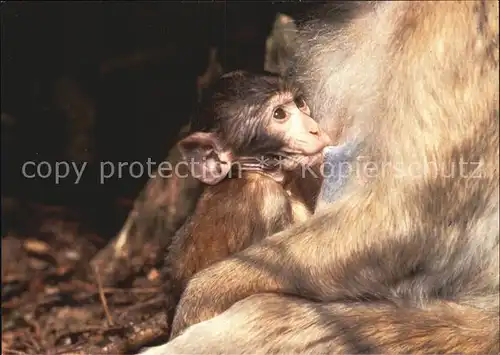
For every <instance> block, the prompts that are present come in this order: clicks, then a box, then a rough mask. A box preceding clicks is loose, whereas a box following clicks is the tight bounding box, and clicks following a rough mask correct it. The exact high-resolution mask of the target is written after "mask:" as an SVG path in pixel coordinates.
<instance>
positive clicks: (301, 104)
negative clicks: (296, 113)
mask: <svg viewBox="0 0 500 355" xmlns="http://www.w3.org/2000/svg"><path fill="white" fill-rule="evenodd" d="M293 102H295V105H297V107H298V108H304V107H305V106H306V101H305V100H304V98H303V97H302V96H299V97H296V98H295V99H294V100H293Z"/></svg>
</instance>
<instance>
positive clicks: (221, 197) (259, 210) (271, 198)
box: [163, 71, 330, 324]
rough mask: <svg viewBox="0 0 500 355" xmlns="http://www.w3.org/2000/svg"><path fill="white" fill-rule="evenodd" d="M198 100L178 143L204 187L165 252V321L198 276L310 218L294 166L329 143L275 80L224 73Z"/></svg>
mask: <svg viewBox="0 0 500 355" xmlns="http://www.w3.org/2000/svg"><path fill="white" fill-rule="evenodd" d="M205 98H206V99H205V101H204V102H202V104H201V106H200V110H199V112H198V114H197V119H196V120H195V121H194V122H192V127H191V132H192V133H191V135H189V136H188V137H187V138H185V139H183V140H182V141H180V142H179V147H180V149H181V151H182V152H183V154H184V157H185V158H186V160H187V161H188V163H193V164H196V165H193V169H192V170H191V171H192V173H193V175H194V176H196V177H197V178H199V179H200V180H201V181H202V182H204V183H206V184H207V186H206V187H205V190H204V192H203V193H202V195H201V197H200V199H199V201H198V204H197V206H196V209H195V211H194V213H193V215H192V216H191V217H189V218H188V220H187V221H186V223H185V224H184V225H183V226H182V227H181V228H180V229H179V231H178V232H177V233H176V235H175V236H174V239H173V242H172V244H171V246H170V248H169V250H168V253H167V257H166V262H165V268H164V270H163V277H164V282H165V283H164V285H165V286H164V291H165V295H166V300H167V301H166V309H167V319H168V321H169V324H170V323H171V321H172V319H173V315H174V312H175V306H176V305H177V303H178V301H179V298H180V296H181V293H182V291H183V290H184V287H185V285H186V283H187V281H188V280H189V279H190V278H191V276H193V275H194V274H195V273H196V272H197V271H199V270H201V269H204V268H206V267H207V266H209V265H211V264H213V263H215V262H216V261H219V260H222V259H224V258H225V257H227V256H229V255H232V254H234V253H236V252H238V251H241V250H243V249H245V248H246V247H248V246H249V245H251V244H253V243H255V242H256V241H258V240H260V239H262V238H263V237H265V236H267V235H271V234H273V233H276V232H279V231H281V230H284V229H285V228H287V227H288V226H290V225H292V224H293V223H295V222H298V221H304V220H305V219H306V218H307V217H309V216H310V214H311V210H310V209H309V208H308V207H307V205H306V203H305V202H304V201H302V200H301V199H300V198H299V197H298V194H299V193H297V192H295V190H294V188H295V187H294V179H296V178H297V167H299V166H300V165H302V166H305V165H308V166H310V165H312V164H315V163H316V162H319V161H320V159H321V151H322V149H323V148H324V147H325V146H327V145H328V144H329V143H330V140H329V138H328V137H327V135H326V134H325V133H323V131H321V130H320V129H319V127H318V125H317V123H316V122H315V121H314V120H313V119H312V118H311V117H310V112H309V108H308V107H307V105H306V104H305V102H304V100H303V99H302V97H301V95H300V91H299V90H298V88H296V87H294V86H291V85H289V84H288V83H287V82H286V81H284V80H283V79H282V78H280V77H278V76H275V75H271V74H260V73H259V74H257V73H249V72H244V71H235V72H231V73H228V74H226V75H223V76H222V77H221V79H220V80H219V81H218V82H217V83H215V84H214V85H213V87H212V88H211V90H210V94H209V95H207V96H205ZM277 157H278V158H279V157H281V158H282V159H284V160H281V161H279V160H277V159H276V158H277Z"/></svg>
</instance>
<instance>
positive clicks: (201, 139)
mask: <svg viewBox="0 0 500 355" xmlns="http://www.w3.org/2000/svg"><path fill="white" fill-rule="evenodd" d="M177 146H178V147H179V151H180V153H181V154H182V157H183V158H184V160H186V162H187V164H188V166H189V171H190V172H191V174H192V176H193V177H194V178H196V179H198V180H200V181H201V182H204V183H205V184H208V185H215V184H217V183H219V182H220V181H221V180H223V179H224V178H225V177H226V175H227V174H228V173H229V170H230V169H231V162H232V161H231V160H232V159H231V158H232V155H231V152H230V151H228V150H224V149H222V148H221V144H220V140H219V138H218V137H217V135H216V134H215V133H205V132H195V133H192V134H190V135H189V136H187V137H186V138H184V139H182V140H181V141H180V142H179V143H177Z"/></svg>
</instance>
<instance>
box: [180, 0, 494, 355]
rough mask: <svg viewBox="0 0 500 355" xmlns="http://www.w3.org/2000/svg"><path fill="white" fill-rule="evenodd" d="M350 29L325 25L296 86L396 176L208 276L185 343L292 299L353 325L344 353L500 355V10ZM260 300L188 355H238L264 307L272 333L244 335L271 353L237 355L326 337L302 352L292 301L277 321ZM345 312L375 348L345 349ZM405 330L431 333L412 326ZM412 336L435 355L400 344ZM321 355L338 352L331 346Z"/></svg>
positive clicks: (400, 12)
mask: <svg viewBox="0 0 500 355" xmlns="http://www.w3.org/2000/svg"><path fill="white" fill-rule="evenodd" d="M346 16H347V17H346V22H347V24H346V26H344V27H343V28H342V29H340V31H339V32H335V30H334V29H333V26H330V25H328V24H327V25H318V24H317V23H316V24H312V25H311V28H310V29H309V30H308V29H306V30H305V35H306V36H307V34H308V33H309V34H310V38H309V41H303V48H302V50H301V51H299V54H301V55H302V56H301V57H300V59H301V60H300V61H299V63H298V78H299V79H300V80H301V81H302V82H303V83H304V84H305V86H306V89H307V90H308V96H309V100H312V101H313V108H312V109H313V112H314V114H315V116H316V117H318V118H319V119H320V120H321V121H322V123H324V125H325V126H326V127H328V124H329V123H330V122H334V118H338V117H339V116H340V117H341V118H349V119H351V120H352V121H351V122H349V123H350V124H351V129H352V130H353V131H349V130H348V131H347V134H348V135H349V134H350V133H349V132H354V130H355V129H356V130H359V131H360V132H362V133H364V134H363V135H361V136H358V138H362V139H363V142H362V143H363V144H362V146H361V155H363V156H364V157H365V159H369V161H370V162H372V163H375V164H372V165H371V166H372V169H373V166H375V167H378V168H379V169H380V168H382V167H383V168H384V169H383V170H379V171H378V174H375V175H373V171H372V170H371V172H372V175H371V179H369V181H368V182H367V183H366V182H365V183H364V184H351V186H349V188H348V189H347V190H346V193H345V195H343V197H342V198H341V199H340V200H338V201H337V202H336V203H335V204H333V205H332V206H330V207H328V208H325V209H322V211H321V212H320V213H318V214H317V215H316V216H314V217H312V218H311V219H310V220H308V221H307V222H305V223H304V224H302V225H299V226H296V227H293V228H291V229H289V230H287V231H284V232H281V233H278V234H276V235H273V236H270V237H268V238H266V239H265V240H263V241H262V242H260V243H258V244H256V245H254V246H252V247H250V248H248V249H246V250H245V251H244V252H241V253H238V254H237V255H234V256H233V257H231V258H229V259H227V260H225V261H223V262H221V263H218V264H216V265H213V266H212V267H210V268H208V269H206V270H204V271H202V272H200V273H199V274H198V275H197V276H195V277H194V278H193V279H192V280H191V282H190V283H189V285H188V287H187V289H186V291H185V292H184V294H183V297H182V299H181V302H180V304H179V306H178V311H177V314H176V317H175V320H174V324H173V335H174V336H175V335H178V334H179V333H180V332H181V331H183V330H185V329H186V328H188V327H189V326H191V325H193V324H196V323H198V322H202V321H204V320H208V319H210V318H212V317H214V316H216V315H218V314H221V313H223V312H224V311H226V310H228V309H229V308H230V307H231V306H232V305H233V304H235V303H237V302H238V301H240V300H243V299H245V298H246V297H248V296H251V295H253V294H259V293H265V292H271V293H273V292H285V293H287V294H292V295H296V296H297V297H299V298H301V299H302V301H301V302H302V303H301V305H302V306H301V307H300V309H301V310H304V309H308V308H309V309H310V311H309V312H310V314H311V319H313V320H314V319H315V318H314V316H313V313H315V312H316V313H318V314H319V315H318V317H320V318H326V319H328V318H329V317H332V318H335V319H336V320H337V321H338V322H339V323H337V324H340V323H342V322H343V323H344V324H345V325H344V326H341V327H339V328H332V329H338V332H340V333H335V332H333V333H330V334H329V335H330V336H331V340H330V343H329V344H330V345H331V346H332V347H333V348H334V349H340V350H342V348H339V345H338V341H343V342H345V343H346V344H347V346H348V347H347V348H345V349H348V350H347V351H348V352H359V351H364V350H362V349H365V348H364V347H363V342H369V343H370V345H369V346H368V347H367V348H368V349H371V350H372V352H386V351H391V350H395V351H397V350H398V349H400V350H401V351H402V352H410V353H411V352H415V351H429V352H447V351H463V352H481V353H483V352H487V353H489V352H497V351H498V285H499V270H498V267H499V253H498V235H499V226H498V214H499V208H498V207H499V202H498V187H499V183H498V178H499V174H498V157H499V154H498V149H499V148H498V143H499V130H498V128H499V127H498V124H499V121H498V38H499V34H498V2H496V1H467V2H453V1H443V2H427V1H422V2H419V1H418V2H417V1H409V2H400V1H399V2H381V3H371V2H370V3H368V2H363V3H361V4H359V8H357V9H355V11H353V12H352V13H349V12H348V13H347V14H346ZM319 26H323V28H322V30H321V31H318V27H319ZM423 164H425V165H423ZM436 167H437V168H439V169H441V170H436ZM453 167H454V169H455V170H452V168H453ZM442 169H448V170H442ZM365 178H366V176H365ZM259 297H264V296H254V297H253V298H249V299H247V300H244V301H243V302H242V303H240V304H239V305H238V304H237V305H236V306H235V308H233V309H230V310H229V311H228V313H225V314H223V315H222V316H221V318H219V319H224V317H233V318H232V322H231V329H227V326H226V327H225V328H224V324H223V323H222V322H220V323H217V319H214V320H213V322H214V324H213V325H212V326H213V328H210V329H208V327H206V328H205V331H206V333H205V332H204V333H205V334H206V335H205V336H202V334H200V333H199V332H198V333H197V332H195V330H196V329H203V328H200V327H203V323H202V324H200V325H199V327H198V328H195V327H193V328H192V331H191V330H190V329H187V330H186V332H185V333H184V334H183V335H181V336H182V338H181V339H184V338H186V339H189V338H191V339H190V340H191V342H192V345H191V346H190V348H189V350H192V351H195V350H196V349H194V348H193V347H194V346H197V345H196V344H198V346H199V350H200V351H201V350H203V349H210V348H212V349H217V347H218V348H219V349H222V350H224V351H223V352H230V350H231V349H232V345H230V344H229V343H230V340H231V339H233V338H232V334H233V332H234V334H237V333H236V332H237V330H236V329H235V328H236V327H237V325H238V321H237V320H239V319H241V320H240V322H241V323H243V324H244V322H245V317H247V316H248V315H249V314H251V311H255V309H256V308H258V307H261V308H259V311H258V312H256V314H257V315H259V316H260V320H259V319H256V318H253V321H252V322H253V323H251V327H250V325H248V327H246V328H244V329H246V336H247V337H248V338H249V339H253V338H255V339H257V340H258V339H261V338H260V337H261V334H267V335H268V336H267V337H266V338H265V339H266V340H265V343H266V344H267V345H266V344H264V343H261V344H258V343H254V344H253V345H251V347H250V348H249V347H245V345H244V344H242V345H241V346H240V347H239V348H238V349H239V351H252V350H254V349H263V348H265V347H269V346H271V345H270V344H272V343H273V342H274V343H278V342H280V341H281V340H283V339H284V338H283V335H282V334H281V333H280V332H282V331H285V330H286V331H287V332H291V333H290V334H295V335H296V336H297V337H299V338H300V337H303V338H304V339H305V342H307V339H313V338H314V336H316V337H317V336H318V335H317V333H314V331H312V333H311V334H312V335H314V334H316V335H314V336H311V337H310V338H307V337H306V335H305V333H304V327H305V328H307V326H303V324H304V323H303V322H298V319H300V318H301V317H296V318H295V317H292V316H290V314H293V313H291V312H290V307H291V306H289V305H288V306H287V304H288V303H287V301H286V299H284V298H283V299H282V301H281V302H282V307H271V306H270V305H269V304H268V303H266V302H262V305H260V304H259V303H257V302H256V299H257V298H259ZM274 299H278V300H279V299H280V298H279V296H274ZM307 299H312V300H315V301H322V302H325V305H323V306H321V307H318V305H317V304H314V303H310V304H308V303H307V302H308V301H307ZM347 299H349V300H353V299H355V300H358V301H361V302H362V306H363V307H365V309H364V311H365V312H363V314H366V317H367V318H363V317H362V316H359V317H358V318H357V319H358V320H359V323H362V322H369V323H367V326H368V325H369V326H370V329H371V330H372V333H371V334H365V335H366V336H365V338H364V339H362V337H349V330H350V329H351V326H349V325H348V322H349V320H350V319H351V320H352V318H355V315H356V312H355V310H349V308H348V306H347V305H346V306H345V307H346V308H345V309H346V311H345V313H342V312H337V311H336V310H335V308H334V309H333V311H332V310H331V309H330V308H329V307H335V306H334V305H332V304H329V302H332V301H338V302H345V301H346V300H347ZM447 301H454V302H455V303H454V304H451V305H450V304H448V303H446V302H447ZM252 302H254V303H252ZM381 302H389V304H388V305H385V306H382V304H383V303H381ZM396 305H397V306H396ZM238 307H239V309H238ZM323 307H326V308H323ZM349 307H351V306H349ZM381 307H383V309H384V311H383V312H382V311H380V312H379V310H380V309H381ZM384 307H385V308H384ZM460 307H463V309H462V308H460ZM292 308H293V307H292ZM429 308H432V312H434V313H435V314H439V315H440V318H439V319H436V318H434V316H433V315H432V313H428V311H427V309H429ZM309 312H305V313H302V314H301V316H302V317H305V316H306V315H307V314H309ZM332 312H333V313H332ZM412 312H413V313H412ZM404 314H414V315H415V319H419V317H422V319H428V323H429V324H431V326H430V327H429V328H425V327H423V328H419V327H418V326H417V325H416V323H415V320H413V321H412V324H410V325H409V323H410V321H409V319H411V318H412V317H405V316H403V315H404ZM266 315H267V317H266ZM238 317H241V318H238ZM432 319H434V320H435V321H434V322H433V321H432ZM471 319H476V321H475V322H473V324H471ZM273 320H275V321H273ZM439 320H442V321H443V322H445V324H444V325H442V324H443V323H438V321H439ZM305 321H306V320H304V322H305ZM294 322H295V323H294ZM318 322H319V318H317V320H316V321H315V322H314V323H313V324H314V326H315V327H316V326H319V325H318V324H319V323H318ZM439 324H441V325H439ZM217 325H218V326H220V327H222V330H221V333H220V334H219V333H218V327H217ZM301 326H303V327H302V328H300V327H301ZM465 326H467V327H469V329H468V330H467V332H468V331H470V332H471V333H467V332H466V331H465V330H464V329H463V327H465ZM405 327H406V328H405ZM407 327H410V328H407ZM476 327H477V328H476ZM299 328H300V329H299ZM233 329H234V330H233ZM310 329H311V328H310ZM405 329H415V330H417V331H419V332H417V334H418V335H419V336H420V337H421V338H422V339H425V338H428V339H429V341H427V344H429V345H428V346H425V345H422V344H419V343H418V342H412V338H411V337H408V338H404V339H400V338H397V337H396V338H391V337H390V332H391V331H395V332H405V331H406V330H405ZM272 330H274V332H272ZM273 334H274V335H273ZM280 334H281V335H280ZM195 335H196V336H195ZM225 336H226V337H227V340H225V341H222V340H221V339H223V338H221V337H225ZM290 336H292V335H290ZM477 337H479V338H480V339H481V341H477V342H476V341H473V340H474V339H477ZM201 339H205V341H203V342H201V341H200V340H201ZM293 339H295V338H293ZM211 340H213V341H214V342H213V343H212V342H211ZM293 341H294V340H292V338H290V339H289V341H288V342H287V343H288V344H289V345H290V346H291V347H293ZM299 341H300V340H299ZM321 341H322V342H324V343H325V344H326V343H328V339H327V337H326V336H325V337H324V338H322V340H321ZM216 342H217V344H215V343H216ZM394 342H399V343H397V344H395V343H394ZM202 343H203V345H201V344H202ZM172 344H175V340H174V342H173V343H172ZM235 344H236V343H235ZM471 344H472V345H471ZM212 345H213V346H212ZM211 346H212V347H211ZM235 346H236V345H235ZM249 346H250V345H249ZM301 346H303V345H301ZM422 346H423V347H422ZM312 348H313V345H311V349H312ZM180 349H181V350H182V351H187V350H185V349H184V348H180ZM360 349H361V350H360Z"/></svg>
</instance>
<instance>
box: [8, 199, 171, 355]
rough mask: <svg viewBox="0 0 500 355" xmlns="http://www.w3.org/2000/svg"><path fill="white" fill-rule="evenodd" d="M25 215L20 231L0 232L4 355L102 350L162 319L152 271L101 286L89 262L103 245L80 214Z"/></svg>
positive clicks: (52, 209) (41, 208) (31, 209)
mask: <svg viewBox="0 0 500 355" xmlns="http://www.w3.org/2000/svg"><path fill="white" fill-rule="evenodd" d="M3 202H4V201H2V204H3ZM130 202H131V201H128V203H129V204H130ZM129 207H130V206H129ZM122 208H123V210H124V214H125V215H126V213H127V211H128V209H127V207H126V206H122ZM23 210H24V212H23V213H22V216H21V217H18V218H22V221H23V228H22V231H16V232H12V231H8V230H7V231H4V232H3V233H2V234H3V235H2V354H6V355H8V354H70V353H72V354H76V353H78V354H83V353H86V354H88V353H89V352H91V353H99V352H100V353H102V352H103V351H102V349H104V348H105V347H106V344H112V343H113V342H115V343H116V342H119V341H122V342H123V339H124V338H126V337H130V334H131V331H132V330H131V329H132V328H133V327H134V326H135V325H137V324H140V323H141V322H142V321H144V320H145V319H148V318H150V317H152V316H153V315H155V314H156V316H157V315H158V314H161V310H162V296H161V292H160V288H159V286H160V280H159V279H160V277H159V271H158V270H157V269H155V268H154V267H151V268H149V270H148V271H147V272H144V273H143V274H142V275H138V276H137V277H134V279H133V280H129V281H127V282H126V283H124V284H123V285H120V286H119V287H114V288H106V287H102V285H101V283H100V278H99V275H98V273H97V272H96V271H95V270H92V269H91V268H90V266H89V261H90V260H91V258H92V256H93V255H94V254H95V253H96V252H97V251H98V250H99V249H100V248H101V247H103V246H104V245H106V243H107V240H106V238H102V237H101V236H99V235H98V233H97V232H96V231H95V230H92V228H91V227H89V224H88V223H86V221H85V216H84V215H83V214H82V213H79V212H76V211H73V210H70V209H68V208H65V207H62V206H48V205H40V204H29V205H27V206H25V208H24V209H23ZM108 239H109V238H108ZM82 349H83V350H82ZM89 349H91V350H89ZM108 350H111V352H113V353H115V354H117V353H119V351H117V349H115V350H114V351H113V350H112V348H110V349H108Z"/></svg>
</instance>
